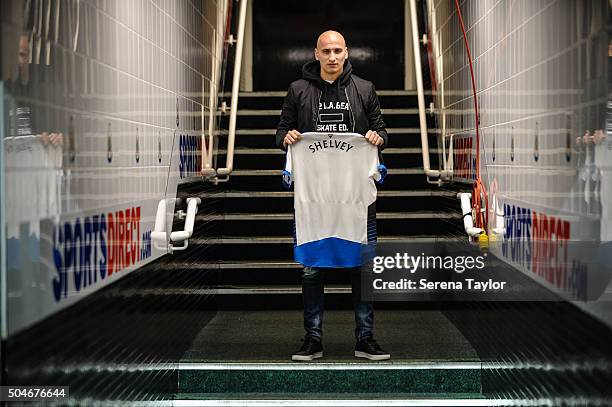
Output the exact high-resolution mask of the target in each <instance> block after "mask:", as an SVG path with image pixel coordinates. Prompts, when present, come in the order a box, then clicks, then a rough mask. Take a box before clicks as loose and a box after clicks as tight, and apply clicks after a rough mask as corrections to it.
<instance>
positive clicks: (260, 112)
mask: <svg viewBox="0 0 612 407" xmlns="http://www.w3.org/2000/svg"><path fill="white" fill-rule="evenodd" d="M380 112H381V113H382V114H383V115H398V114H404V115H408V114H419V109H399V108H391V109H384V108H383V109H380ZM431 113H432V111H431V110H429V109H428V110H427V114H431ZM433 113H435V114H437V113H438V112H437V111H436V110H434V111H433ZM236 114H237V115H238V116H277V117H278V116H280V114H281V111H280V110H277V109H238V110H237V111H236ZM223 115H226V114H223Z"/></svg>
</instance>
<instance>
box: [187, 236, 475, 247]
mask: <svg viewBox="0 0 612 407" xmlns="http://www.w3.org/2000/svg"><path fill="white" fill-rule="evenodd" d="M464 240H465V237H464V236H460V237H452V236H427V235H424V236H379V237H378V242H379V243H435V242H462V241H464ZM189 244H190V245H212V244H291V245H293V238H292V237H285V236H239V237H211V238H199V237H194V238H191V239H189Z"/></svg>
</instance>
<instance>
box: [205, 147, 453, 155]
mask: <svg viewBox="0 0 612 407" xmlns="http://www.w3.org/2000/svg"><path fill="white" fill-rule="evenodd" d="M422 151H423V150H422V148H420V147H404V148H394V147H390V148H386V149H385V150H384V154H385V155H387V154H421V153H422ZM441 151H442V150H439V149H438V148H430V149H429V152H430V153H432V154H433V153H436V154H437V153H439V152H441ZM217 152H218V153H219V154H220V155H225V154H227V150H226V149H219V150H217ZM285 154H286V152H284V151H282V150H281V149H279V148H255V147H238V148H236V149H234V155H283V156H284V155H285Z"/></svg>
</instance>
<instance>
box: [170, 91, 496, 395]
mask: <svg viewBox="0 0 612 407" xmlns="http://www.w3.org/2000/svg"><path fill="white" fill-rule="evenodd" d="M284 95H285V93H284V92H265V93H258V92H253V93H245V94H241V95H240V99H239V100H240V102H239V110H238V123H237V129H238V130H237V136H236V148H235V156H234V168H235V170H234V172H233V173H232V175H231V177H230V179H229V181H228V182H225V183H220V184H219V185H218V186H216V187H214V188H212V189H211V190H209V191H206V192H203V193H201V194H200V197H201V198H203V202H204V203H205V204H204V206H203V207H201V209H200V211H199V214H198V216H197V218H196V229H195V232H194V233H195V238H192V239H190V246H192V253H191V254H190V255H188V256H189V257H187V258H185V259H184V260H181V258H180V257H175V258H174V259H173V261H172V263H173V264H172V268H173V269H174V272H176V270H177V269H179V270H189V273H193V272H194V271H195V270H198V271H199V272H200V273H201V275H202V276H204V277H203V279H204V280H205V282H204V284H203V285H202V286H200V288H199V289H198V293H200V294H205V295H209V296H210V298H209V299H208V301H206V304H207V308H208V309H210V310H214V311H216V315H215V317H214V318H213V319H212V320H211V321H210V322H209V323H208V325H207V326H206V328H204V329H203V330H202V331H201V333H200V335H198V337H197V338H196V339H195V340H194V342H193V344H192V347H191V348H190V349H189V350H188V351H187V352H186V353H185V355H184V357H183V358H182V361H181V363H180V364H179V394H178V395H177V397H176V399H177V402H179V404H180V403H181V402H184V403H185V404H186V405H187V404H189V403H190V402H194V401H196V400H200V401H202V402H205V400H209V401H212V400H214V399H225V400H234V402H235V403H236V405H245V404H249V403H250V402H255V401H256V400H260V401H261V400H262V399H265V400H268V401H271V400H272V401H274V400H276V401H278V400H295V399H300V400H301V399H304V400H306V401H304V403H306V404H304V405H311V404H309V403H311V402H314V398H316V399H319V401H321V400H323V399H324V400H327V401H328V402H332V401H333V403H335V404H337V405H352V404H354V402H356V401H357V400H362V401H363V400H378V399H380V398H385V399H386V400H387V399H388V401H389V402H390V403H392V404H390V405H393V403H399V404H398V405H409V404H410V403H412V402H415V403H420V402H422V401H423V400H429V401H430V402H434V403H435V404H437V405H444V404H447V405H454V404H453V403H454V402H455V401H457V400H462V402H464V403H468V404H470V403H471V402H474V403H476V404H478V403H483V405H484V404H486V403H484V401H485V400H483V397H482V395H481V393H480V389H481V384H480V383H481V378H480V363H479V360H478V358H477V356H476V353H475V351H474V350H473V349H472V348H471V346H470V345H469V343H467V341H465V340H461V339H458V338H462V336H461V334H460V333H459V332H458V331H457V329H456V328H455V327H454V326H453V325H452V324H451V323H450V322H449V321H448V320H447V319H446V318H445V317H444V316H443V315H442V313H441V312H440V311H439V310H435V309H431V310H426V311H425V312H418V313H411V312H410V309H411V307H418V305H414V304H412V305H411V304H404V305H402V306H397V305H395V306H391V307H386V308H390V309H387V310H385V311H380V312H377V313H376V314H375V319H376V324H375V332H376V335H377V338H378V339H379V341H380V342H381V343H382V344H383V346H384V347H385V348H387V349H389V350H390V351H391V352H392V355H393V358H392V360H391V361H390V362H385V363H370V362H368V361H362V360H356V359H355V358H354V357H353V355H352V350H353V346H354V338H353V337H352V335H353V329H354V322H353V318H354V317H353V313H352V305H351V299H350V293H351V287H350V282H349V278H348V275H347V274H346V273H345V272H343V271H342V270H329V272H328V271H326V273H325V281H326V285H325V292H326V313H325V318H324V321H325V322H324V331H325V333H324V347H325V358H323V359H322V360H318V361H316V362H315V363H295V362H291V361H290V355H291V353H292V352H293V351H295V350H296V349H297V348H298V347H299V345H300V342H299V341H300V338H302V337H303V335H304V333H303V329H302V311H301V309H302V298H301V277H300V275H301V266H300V265H299V264H296V263H294V262H293V238H292V230H293V193H292V192H291V191H287V190H285V189H284V188H283V187H282V184H281V170H282V168H283V166H284V162H285V156H284V154H285V153H284V152H282V151H280V150H279V149H278V148H276V146H275V138H274V134H275V128H276V125H277V123H278V119H279V113H280V109H281V107H282V102H283V98H284ZM379 98H380V101H381V107H382V113H383V116H384V119H385V121H386V123H387V130H388V132H389V147H388V148H387V149H385V151H384V160H385V164H386V165H387V167H388V169H389V173H388V177H387V178H386V179H385V183H384V185H382V186H379V194H378V200H377V213H378V214H377V218H378V240H379V242H425V241H434V240H440V239H444V238H445V236H446V237H449V236H452V235H457V234H459V233H460V220H461V215H460V213H459V210H458V205H457V201H456V198H455V194H454V193H453V192H451V191H445V190H441V189H439V188H437V187H433V186H431V185H429V184H427V182H426V179H425V176H424V174H423V169H422V158H421V147H420V132H419V129H418V111H417V110H416V109H413V108H406V106H416V94H415V93H413V92H407V91H387V92H385V91H383V92H379ZM429 121H430V126H432V128H433V120H432V117H430V118H429ZM224 139H225V138H224V137H222V138H221V142H220V144H221V145H220V150H219V151H220V154H221V155H223V154H224V153H225V144H224ZM429 140H430V146H432V147H433V148H432V149H431V151H432V152H433V153H436V152H437V149H436V148H435V146H436V134H435V133H434V132H432V133H430V135H429ZM220 160H221V161H220V162H221V163H223V162H224V160H225V157H221V158H220ZM436 165H437V154H432V166H433V167H435V166H436ZM194 245H195V246H197V247H198V248H197V249H196V248H193V246H194ZM194 253H197V255H195V254H194ZM186 255H187V253H186ZM195 258H197V259H198V260H197V261H195ZM202 259H204V260H202ZM199 280H200V279H199ZM424 326H427V327H428V328H427V330H424V329H423V327H424ZM338 403H340V404H338ZM343 403H344V404H343ZM373 403H374V401H373ZM449 403H450V404H449ZM471 404H473V403H471ZM373 405H376V403H374V404H373Z"/></svg>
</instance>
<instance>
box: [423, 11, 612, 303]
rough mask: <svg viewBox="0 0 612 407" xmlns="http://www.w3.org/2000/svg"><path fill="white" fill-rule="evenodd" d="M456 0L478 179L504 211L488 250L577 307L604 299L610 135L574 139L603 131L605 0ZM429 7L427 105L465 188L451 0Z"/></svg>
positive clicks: (460, 71)
mask: <svg viewBox="0 0 612 407" xmlns="http://www.w3.org/2000/svg"><path fill="white" fill-rule="evenodd" d="M460 4H461V11H462V14H463V19H464V21H465V25H466V30H467V36H468V41H469V44H470V48H471V52H472V57H473V62H474V67H475V75H476V87H477V90H478V103H479V106H480V118H481V123H480V133H481V143H482V146H483V148H482V150H481V168H480V170H481V176H482V179H483V181H484V183H485V185H486V186H487V189H488V190H489V194H490V195H492V196H495V197H496V198H497V199H498V200H499V203H500V207H501V209H502V211H504V209H505V228H506V232H505V234H504V235H503V236H501V241H502V243H501V244H500V245H499V246H497V248H496V249H495V251H496V253H497V254H498V255H499V256H501V257H502V258H504V259H505V260H506V261H508V262H509V263H511V264H514V265H516V266H517V267H518V268H519V269H520V270H522V271H524V272H525V273H527V274H528V275H529V276H531V277H533V278H535V279H536V280H538V281H539V282H541V283H542V284H544V285H546V286H548V287H549V288H551V289H553V290H555V291H557V292H559V293H561V294H562V295H564V296H565V297H566V298H570V299H574V300H577V301H578V303H580V304H582V305H584V304H585V302H584V300H587V299H588V300H590V301H593V300H597V299H600V300H601V299H603V298H608V299H609V297H610V296H611V291H610V288H607V287H608V285H609V282H610V274H611V270H610V269H609V265H610V262H609V260H610V258H611V257H610V240H612V239H611V237H612V216H611V215H612V193H611V192H612V178H611V177H612V172H611V170H612V137H611V135H610V134H608V137H607V139H605V140H603V141H599V142H598V143H595V144H594V143H589V144H585V143H584V142H582V139H581V140H580V142H578V143H577V138H582V137H583V135H584V134H585V133H587V132H588V134H590V135H593V134H594V133H595V132H597V134H600V135H601V134H605V133H606V131H608V133H609V131H610V129H609V128H608V129H606V120H610V118H612V108H610V106H611V105H610V103H611V102H610V100H611V98H610V90H611V89H610V79H611V78H610V57H609V55H608V52H609V51H608V44H609V42H610V13H611V12H610V4H609V2H608V1H607V0H588V1H579V0H538V1H533V0H501V1H500V0H477V1H476V0H463V1H460ZM429 10H430V12H429V18H430V24H432V23H433V24H435V27H436V30H435V34H434V37H433V40H434V42H435V47H434V48H435V49H436V55H435V57H436V62H437V64H436V71H437V73H436V75H437V78H436V79H437V80H436V88H437V90H438V93H437V96H436V104H437V107H439V108H440V107H442V106H443V105H444V107H445V109H444V110H443V112H442V114H444V115H446V119H447V127H448V134H449V135H450V134H454V139H455V147H457V148H456V150H455V171H456V180H458V181H465V182H470V183H471V182H472V179H473V178H474V177H475V145H476V141H475V119H474V117H475V116H474V113H473V110H474V109H473V97H472V90H471V82H470V74H469V68H468V60H467V56H466V55H467V54H466V50H465V46H464V43H463V37H462V33H461V29H460V25H459V20H458V17H457V14H456V12H455V5H454V0H429ZM442 88H443V89H444V94H442V93H441V92H440V90H441V89H442ZM440 117H442V116H440ZM609 123H611V122H610V121H608V126H609V125H610V124H609ZM466 140H471V143H472V144H471V145H472V148H471V149H467V148H465V146H466V143H469V141H468V142H466ZM467 145H468V146H469V144H467ZM461 148H463V150H462V149H461ZM491 216H492V217H493V218H494V217H495V215H494V213H491ZM566 226H567V229H566ZM587 242H590V243H587ZM606 243H607V245H606ZM566 249H568V251H566ZM556 253H559V255H560V256H561V257H560V258H556V257H554V255H555V254H556ZM558 261H560V263H561V264H559V263H557V262H558ZM605 263H607V267H604V264H605Z"/></svg>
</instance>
